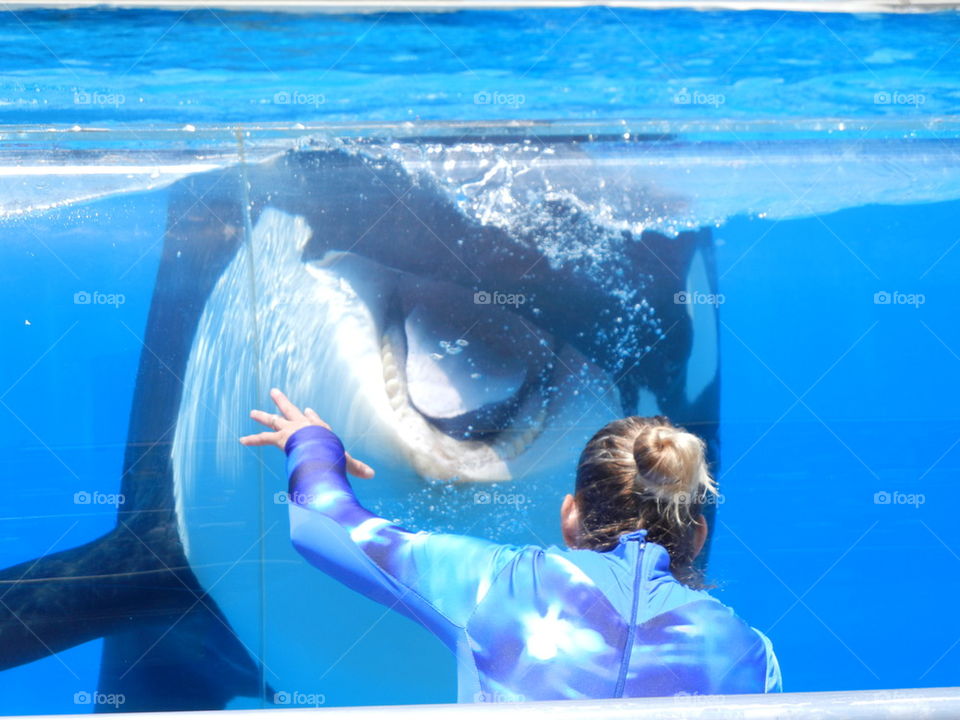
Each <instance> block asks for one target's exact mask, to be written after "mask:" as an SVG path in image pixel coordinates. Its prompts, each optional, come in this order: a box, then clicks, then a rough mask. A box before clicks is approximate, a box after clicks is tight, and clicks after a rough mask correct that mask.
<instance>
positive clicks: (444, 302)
mask: <svg viewBox="0 0 960 720" xmlns="http://www.w3.org/2000/svg"><path fill="white" fill-rule="evenodd" d="M408 290H409V289H408ZM417 290H419V291H422V290H424V288H423V286H420V287H418V288H417ZM405 294H406V293H405ZM405 299H406V300H407V302H405V303H404V305H405V306H406V307H405V312H406V316H405V317H404V319H403V330H404V335H405V338H406V362H405V370H406V379H407V392H408V395H409V398H410V402H411V404H412V405H413V406H414V407H415V408H416V409H417V411H418V412H420V413H421V414H422V415H423V416H424V417H425V418H426V419H427V420H429V421H430V422H431V423H433V424H434V425H435V426H436V427H437V428H439V429H440V430H443V431H444V432H446V433H448V434H450V435H452V436H455V437H464V438H466V437H470V438H479V437H482V436H484V435H489V434H492V433H496V432H499V431H500V430H503V429H505V428H508V427H510V426H511V425H512V424H513V420H514V415H515V413H516V411H517V408H518V407H519V405H520V403H521V402H522V400H523V399H524V397H525V396H526V395H527V393H529V392H530V391H532V390H534V389H538V386H539V385H540V384H541V383H543V382H544V381H545V378H546V376H547V375H548V373H547V372H546V371H547V370H549V369H550V367H551V366H552V362H551V360H552V351H551V344H552V343H551V339H550V338H549V337H548V336H546V335H545V334H543V333H542V332H541V331H540V330H538V329H535V328H533V327H532V326H531V325H530V324H529V323H524V322H523V321H522V320H521V319H520V318H519V317H518V316H516V315H515V314H514V313H512V312H511V311H510V310H508V309H507V308H506V307H504V306H503V305H491V304H478V303H476V302H474V299H473V296H472V294H471V293H468V292H467V291H465V290H464V289H461V288H455V289H454V288H442V287H437V286H434V287H433V288H431V290H430V292H429V293H425V292H415V293H413V294H407V297H406V298H405Z"/></svg>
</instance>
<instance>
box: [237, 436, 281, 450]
mask: <svg viewBox="0 0 960 720" xmlns="http://www.w3.org/2000/svg"><path fill="white" fill-rule="evenodd" d="M277 435H278V433H272V432H262V433H256V434H254V435H244V436H243V437H242V438H240V444H241V445H246V446H247V447H259V446H261V445H275V444H276V442H277Z"/></svg>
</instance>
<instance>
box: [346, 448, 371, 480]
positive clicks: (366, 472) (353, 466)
mask: <svg viewBox="0 0 960 720" xmlns="http://www.w3.org/2000/svg"><path fill="white" fill-rule="evenodd" d="M346 459H347V472H348V473H350V474H351V475H353V476H354V477H358V478H364V479H366V480H369V479H370V478H372V477H373V468H372V467H370V466H369V465H367V464H366V463H365V462H360V461H359V460H357V459H356V458H354V457H351V456H350V453H346Z"/></svg>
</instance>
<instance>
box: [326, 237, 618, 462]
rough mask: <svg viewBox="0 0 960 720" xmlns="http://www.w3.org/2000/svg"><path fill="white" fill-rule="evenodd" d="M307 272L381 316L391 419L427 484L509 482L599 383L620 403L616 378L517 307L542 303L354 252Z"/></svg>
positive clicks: (377, 339) (599, 390)
mask: <svg viewBox="0 0 960 720" xmlns="http://www.w3.org/2000/svg"><path fill="white" fill-rule="evenodd" d="M307 266H308V268H309V269H310V272H311V273H312V274H313V275H314V276H315V277H320V276H321V274H322V275H324V276H326V278H327V285H328V287H329V286H331V285H336V286H339V287H341V288H342V291H343V292H344V293H346V294H347V295H351V296H355V301H356V302H358V303H360V304H362V305H364V306H365V309H366V311H368V312H369V317H370V320H371V321H372V322H371V328H370V330H371V336H372V337H371V338H370V342H372V343H375V344H376V352H378V354H379V358H380V364H381V367H382V377H383V392H384V396H385V400H386V405H387V406H388V407H389V413H390V415H391V417H390V418H389V420H390V422H389V424H390V426H392V427H393V428H394V431H395V432H396V434H397V435H398V440H399V441H400V446H401V448H402V450H403V452H404V454H405V456H406V457H407V460H408V461H409V462H410V464H411V466H412V467H413V469H414V470H415V471H416V472H417V473H419V474H420V475H422V476H423V477H428V478H433V479H440V480H451V479H456V480H471V481H499V480H509V479H511V478H512V477H513V473H512V472H511V470H510V469H509V468H508V463H511V461H514V460H516V459H517V458H519V457H521V456H522V455H523V454H524V453H525V452H526V451H528V450H529V449H530V448H531V447H532V446H533V445H534V444H535V443H536V442H537V440H538V439H540V438H541V435H542V433H543V432H544V430H545V428H546V427H547V426H548V425H549V424H551V422H552V421H553V420H554V419H555V418H556V416H557V415H558V414H559V413H560V412H561V411H562V408H563V406H564V405H569V404H570V401H571V400H572V399H574V398H576V399H577V400H578V402H582V401H583V399H584V398H583V396H587V397H591V398H592V395H591V393H590V392H589V391H588V390H587V387H586V386H587V385H588V384H592V386H593V389H594V392H595V393H596V395H597V397H600V396H601V395H602V394H603V393H609V392H611V390H612V393H613V394H612V395H608V396H607V402H608V403H609V404H610V405H612V406H614V407H617V406H618V403H619V396H618V395H617V393H616V390H615V388H611V386H610V384H609V378H608V377H607V374H606V373H605V372H604V371H602V370H601V369H600V368H598V367H596V366H595V365H593V363H591V362H590V361H589V360H588V359H587V358H585V357H584V356H583V355H582V354H581V353H580V352H579V351H577V350H576V349H574V348H573V347H572V346H570V345H569V344H567V343H565V342H563V341H561V340H558V339H557V338H556V337H554V336H553V335H552V334H551V333H550V332H548V331H546V330H544V329H543V328H541V327H539V326H538V325H537V324H535V323H533V322H531V321H530V320H529V318H528V317H523V316H521V315H520V314H519V313H517V312H516V309H517V307H518V306H520V305H522V304H525V303H528V302H535V300H534V299H533V298H528V297H525V296H518V295H510V294H506V293H497V292H475V291H474V290H473V289H471V288H465V287H463V286H460V285H456V284H453V283H447V282H443V281H437V280H434V279H429V278H423V277H419V276H416V275H414V274H411V273H406V272H401V271H397V270H395V269H393V268H389V267H386V266H383V265H381V264H379V263H377V262H375V261H373V260H370V259H369V258H364V257H360V256H358V255H354V254H352V253H344V252H337V251H333V252H330V253H327V255H326V256H325V257H324V258H322V259H320V260H315V261H309V262H308V263H307ZM332 277H335V278H336V282H335V283H333V282H332ZM357 350H360V348H357ZM601 386H602V387H601ZM578 396H579V397H578ZM592 399H593V400H594V402H596V399H595V398H592Z"/></svg>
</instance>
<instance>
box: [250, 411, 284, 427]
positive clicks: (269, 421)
mask: <svg viewBox="0 0 960 720" xmlns="http://www.w3.org/2000/svg"><path fill="white" fill-rule="evenodd" d="M250 417H251V418H253V419H254V420H256V421H257V422H258V423H260V424H261V425H266V426H267V427H268V428H270V429H271V430H279V429H280V423H281V422H286V421H285V419H284V418H282V417H280V416H279V415H274V414H273V413H268V412H264V411H263V410H251V411H250Z"/></svg>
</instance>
